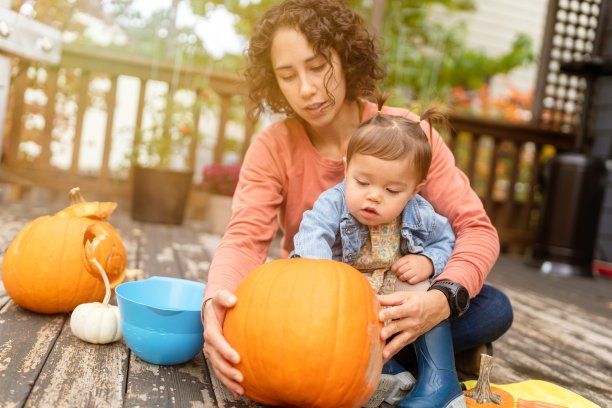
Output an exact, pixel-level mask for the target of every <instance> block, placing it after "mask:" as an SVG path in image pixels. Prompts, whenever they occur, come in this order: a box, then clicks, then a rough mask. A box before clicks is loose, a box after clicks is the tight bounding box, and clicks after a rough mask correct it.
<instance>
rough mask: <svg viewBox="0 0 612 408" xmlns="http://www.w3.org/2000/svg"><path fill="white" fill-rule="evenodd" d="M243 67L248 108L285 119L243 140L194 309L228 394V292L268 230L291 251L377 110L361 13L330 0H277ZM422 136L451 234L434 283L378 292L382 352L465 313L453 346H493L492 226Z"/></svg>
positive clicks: (503, 324) (237, 388) (496, 323)
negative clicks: (225, 220) (228, 203)
mask: <svg viewBox="0 0 612 408" xmlns="http://www.w3.org/2000/svg"><path fill="white" fill-rule="evenodd" d="M246 74H247V75H246V76H247V83H248V84H249V87H250V90H249V94H250V98H251V100H252V101H253V102H254V103H255V107H254V110H253V114H255V115H257V114H259V113H260V112H261V111H263V109H264V107H267V108H269V109H270V110H271V111H273V112H276V113H285V114H287V119H285V120H281V121H278V122H276V123H273V124H272V125H270V126H269V127H268V128H266V129H265V130H263V131H262V132H261V134H259V135H258V136H257V137H256V138H255V139H254V141H253V143H252V144H251V146H250V147H249V150H248V152H247V154H246V156H245V159H244V162H243V165H242V169H241V174H240V181H239V183H238V188H237V190H236V194H235V195H234V200H233V216H232V220H231V222H230V224H229V226H228V229H227V232H226V234H225V236H224V238H223V241H222V242H221V244H220V245H219V247H218V249H217V251H216V253H215V257H214V259H213V261H212V264H211V267H210V272H209V280H208V284H207V287H206V293H205V297H204V303H203V307H202V319H203V322H204V337H205V345H204V352H205V353H206V355H207V357H208V359H209V361H210V362H211V364H212V366H213V369H214V370H215V373H216V375H217V376H218V377H219V379H220V380H221V381H222V382H223V383H224V384H225V385H226V386H227V387H228V388H229V389H230V390H231V391H232V392H234V393H235V394H237V395H241V394H243V392H244V390H243V388H242V386H241V385H240V382H241V381H242V378H243V377H242V374H241V373H240V372H239V371H238V370H236V369H235V368H234V365H233V364H236V363H237V362H238V361H239V359H240V356H239V355H238V354H237V353H236V351H235V350H233V349H232V348H231V347H230V345H229V344H228V343H227V342H226V341H225V339H224V338H223V334H222V324H223V320H224V318H225V313H226V311H227V309H228V308H231V307H232V306H233V305H235V303H236V298H235V296H234V295H233V294H232V292H233V291H234V290H235V288H236V287H237V286H238V284H239V283H240V281H241V280H242V279H243V278H244V277H245V276H246V275H247V274H248V272H249V271H251V270H252V269H253V268H255V267H256V266H258V265H260V264H261V263H262V262H264V261H265V259H266V256H267V253H268V249H269V246H270V243H271V241H272V239H273V238H274V236H275V233H276V230H277V227H278V226H280V228H281V231H282V232H283V240H282V251H281V253H282V255H283V256H287V255H288V254H289V253H290V252H291V250H292V249H293V236H294V235H295V233H296V232H297V230H298V228H299V224H300V221H301V218H302V214H303V213H304V211H306V210H308V209H310V208H311V207H312V204H313V203H314V201H315V200H316V199H317V198H318V196H319V194H320V193H321V192H323V191H324V190H326V189H328V188H330V187H332V186H334V185H336V184H337V183H339V182H340V181H341V180H342V179H343V177H344V166H343V162H342V158H343V157H344V155H345V154H346V147H347V144H348V140H349V138H350V136H351V134H352V133H353V132H354V131H355V129H356V128H357V127H358V125H359V123H361V122H362V121H364V120H365V119H367V118H369V117H371V116H372V115H373V114H374V113H376V110H377V108H376V105H374V104H373V103H371V102H366V101H364V100H363V99H361V98H362V97H365V96H367V95H370V94H372V93H373V92H374V90H375V88H376V82H377V81H378V80H379V79H381V78H382V77H383V71H382V69H381V68H380V66H379V65H378V54H377V51H376V47H375V44H374V41H373V38H372V36H371V35H370V34H369V32H368V31H367V29H366V26H365V24H364V22H363V20H362V19H361V18H360V17H359V16H358V15H357V14H356V13H355V12H354V11H353V10H351V9H350V8H349V7H348V6H347V5H346V4H345V3H344V2H341V1H337V0H286V1H284V2H282V3H281V4H278V5H275V6H273V7H272V8H270V9H269V10H268V11H267V12H266V13H265V14H264V16H263V17H262V19H261V20H260V23H259V24H258V26H257V27H256V28H255V30H254V34H253V36H252V38H251V40H250V44H249V49H248V68H247V72H246ZM383 112H384V113H389V114H393V115H403V116H406V117H408V118H409V119H411V120H413V121H414V120H418V116H417V115H415V114H413V113H411V112H409V111H407V110H404V109H398V108H391V107H385V108H384V110H383ZM423 126H424V129H428V128H427V125H423ZM427 134H429V131H428V130H427ZM430 143H431V145H432V164H431V167H430V171H429V173H428V175H427V185H426V187H425V188H424V190H423V191H422V195H423V197H424V198H425V199H427V200H428V201H429V202H430V203H431V204H432V205H433V207H434V208H435V210H436V211H437V212H438V213H440V214H442V215H444V216H445V217H447V218H448V219H449V221H450V222H451V225H452V227H453V230H454V232H455V235H456V237H457V242H456V246H455V249H454V251H453V254H452V256H451V258H450V260H449V262H448V263H447V265H446V268H445V270H444V272H443V273H442V274H441V275H440V276H439V277H438V278H437V281H438V282H442V283H441V284H440V285H439V287H438V288H437V289H438V290H430V291H427V292H418V293H401V292H398V293H394V294H390V295H380V296H379V299H380V301H381V303H382V305H383V306H389V307H387V308H385V309H384V310H383V311H382V312H381V314H380V319H381V321H387V320H392V322H391V323H390V324H388V325H387V326H385V327H384V328H383V330H382V336H383V338H384V339H385V340H388V342H387V345H386V347H385V349H384V352H383V356H384V358H385V359H386V360H389V359H390V358H391V357H393V356H394V355H396V353H398V352H399V351H400V350H402V349H404V347H405V346H406V345H408V344H410V343H412V342H413V341H414V340H415V339H416V338H418V337H419V336H420V335H421V334H423V333H426V332H428V331H429V330H430V329H432V328H433V327H434V326H436V325H438V323H440V322H442V321H443V320H446V319H447V318H449V316H450V317H453V316H459V315H460V314H462V313H463V312H465V313H464V314H463V315H462V316H461V317H457V318H455V319H454V320H453V321H452V334H453V344H454V347H455V351H456V352H457V351H463V350H468V349H471V348H474V347H477V346H480V345H483V344H487V343H490V342H492V341H493V340H495V339H497V338H499V336H501V335H502V334H503V333H504V332H505V331H506V330H507V329H508V328H509V327H510V324H511V322H512V309H511V306H510V303H509V301H508V299H507V298H506V297H505V295H503V294H502V293H501V292H500V291H498V290H496V289H494V288H492V287H490V286H487V285H484V286H483V284H484V280H485V278H486V275H487V274H488V272H489V270H490V269H491V267H492V266H493V264H494V262H495V260H496V258H497V255H498V253H499V241H498V237H497V232H496V231H495V228H494V227H493V226H492V225H491V222H490V220H489V218H488V217H487V215H486V213H485V211H484V209H483V207H482V203H481V202H480V199H479V198H478V197H477V195H476V194H475V193H474V191H473V190H472V189H471V188H470V185H469V180H468V179H467V177H466V176H465V175H464V174H463V173H462V172H461V171H460V170H459V169H458V168H457V167H456V166H455V163H454V158H453V155H452V153H451V151H450V150H449V149H448V147H447V146H446V145H445V144H444V142H443V140H442V139H441V138H440V136H439V135H438V134H437V132H435V131H434V132H433V133H432V137H431V141H430ZM420 261H421V262H422V266H423V267H426V265H427V263H428V262H430V261H429V260H428V259H427V258H426V257H420ZM399 262H401V260H400V261H398V263H399ZM394 267H397V268H400V267H401V265H397V266H394ZM417 267H418V265H417ZM466 291H467V293H469V297H470V298H471V305H470V307H469V309H468V310H467V311H466V310H465V309H466V307H467V306H466V304H465V303H466V302H465V300H464V299H463V298H462V296H461V295H462V294H465V293H466ZM451 306H452V308H451ZM391 338H392V339H391ZM406 349H411V348H406Z"/></svg>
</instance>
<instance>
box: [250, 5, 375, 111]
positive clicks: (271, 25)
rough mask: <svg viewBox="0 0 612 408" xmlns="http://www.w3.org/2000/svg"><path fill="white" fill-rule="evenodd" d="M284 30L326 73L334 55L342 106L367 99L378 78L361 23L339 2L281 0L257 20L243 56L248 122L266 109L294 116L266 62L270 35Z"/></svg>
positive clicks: (370, 40)
mask: <svg viewBox="0 0 612 408" xmlns="http://www.w3.org/2000/svg"><path fill="white" fill-rule="evenodd" d="M286 27H289V28H294V29H296V30H298V31H299V32H300V33H302V34H304V36H305V37H306V39H307V40H308V42H309V43H310V44H312V46H313V47H314V51H315V52H316V53H319V54H320V55H322V56H323V57H324V58H325V59H326V60H327V61H328V63H330V67H331V66H332V65H331V56H332V50H335V51H336V52H337V53H338V56H339V58H340V63H341V64H342V68H343V70H344V74H345V78H346V92H347V94H346V98H347V99H348V100H351V101H352V100H356V99H357V98H358V97H360V96H366V95H370V94H372V93H373V92H374V90H375V88H376V82H377V81H378V80H379V79H381V78H383V76H384V71H383V69H382V68H381V67H380V65H379V63H378V56H379V52H378V49H377V47H376V43H375V41H374V37H373V36H372V34H370V32H369V31H368V29H367V27H366V24H365V23H364V21H363V19H362V18H361V17H360V16H359V15H358V14H357V13H356V12H355V11H354V10H353V9H351V7H350V6H348V5H347V4H346V3H345V2H344V1H343V0H285V1H283V2H282V3H280V4H278V5H276V6H273V7H271V8H270V9H268V10H267V11H266V13H265V14H264V15H263V17H262V18H261V19H260V20H259V23H258V24H257V26H256V27H255V29H254V32H253V35H252V36H251V39H250V42H249V47H248V49H247V52H246V53H247V68H246V71H245V76H246V79H247V83H248V85H249V98H250V100H251V102H253V105H252V107H251V109H250V110H249V115H250V116H251V117H252V118H257V117H258V116H259V115H260V114H261V113H262V112H263V111H264V109H265V108H266V107H268V108H269V109H270V110H272V112H275V113H286V114H288V115H291V114H293V113H294V112H293V110H292V109H291V107H290V106H289V104H288V103H287V101H286V100H285V97H284V96H283V94H282V92H281V90H280V88H279V87H278V84H277V82H276V77H275V75H274V70H273V67H272V62H271V58H270V49H271V46H272V40H273V38H274V34H275V33H276V31H277V30H278V29H279V28H286ZM330 77H331V75H328V76H327V78H328V79H329V78H330ZM326 86H327V84H326ZM328 95H329V92H328Z"/></svg>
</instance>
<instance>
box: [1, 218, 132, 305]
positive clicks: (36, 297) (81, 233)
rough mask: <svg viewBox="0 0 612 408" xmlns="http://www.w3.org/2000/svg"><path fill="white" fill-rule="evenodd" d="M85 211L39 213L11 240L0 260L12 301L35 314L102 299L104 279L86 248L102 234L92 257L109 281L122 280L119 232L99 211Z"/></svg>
mask: <svg viewBox="0 0 612 408" xmlns="http://www.w3.org/2000/svg"><path fill="white" fill-rule="evenodd" d="M111 212H112V210H111ZM85 215H86V213H85V212H82V213H81V214H79V215H78V216H77V214H71V213H66V212H64V213H62V212H60V213H58V214H57V215H54V216H43V217H39V218H37V219H35V220H34V221H32V222H31V223H30V224H28V225H27V226H26V227H25V228H24V229H23V230H22V231H21V232H20V233H19V234H18V235H17V237H16V238H15V239H14V240H13V242H12V243H11V245H10V246H9V248H8V250H7V251H6V254H5V255H4V259H3V262H2V281H3V284H4V287H5V289H6V292H7V293H8V294H9V296H10V297H11V298H12V299H13V301H14V302H15V303H17V304H18V305H20V306H21V307H23V308H25V309H28V310H31V311H34V312H38V313H62V312H69V311H72V310H73V309H74V308H75V307H76V306H78V305H79V304H81V303H88V302H94V301H101V300H102V299H103V298H104V294H105V292H106V289H105V286H104V282H103V281H102V279H101V278H100V275H99V272H97V271H96V269H95V267H94V266H93V265H92V264H91V263H90V262H89V261H88V259H87V258H86V256H85V250H84V245H85V242H87V241H91V240H93V239H94V237H95V235H96V234H102V235H105V238H104V239H103V240H102V241H100V242H99V244H98V245H97V247H96V248H95V250H94V257H95V258H96V259H98V260H99V262H100V263H101V264H102V266H103V267H104V268H105V270H106V271H107V274H108V279H109V281H110V286H111V287H112V288H114V287H115V286H117V285H118V284H120V283H121V282H122V281H123V278H124V275H125V266H126V254H125V248H124V246H123V243H122V241H121V238H120V237H119V234H118V233H117V231H116V230H115V229H114V228H113V227H112V225H111V224H109V223H108V222H107V221H105V220H103V219H100V218H98V217H97V214H91V215H92V218H89V217H86V216H85Z"/></svg>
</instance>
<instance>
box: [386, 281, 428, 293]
mask: <svg viewBox="0 0 612 408" xmlns="http://www.w3.org/2000/svg"><path fill="white" fill-rule="evenodd" d="M429 286H431V283H429V281H428V280H424V281H421V282H419V283H416V284H414V285H411V284H410V283H408V282H404V281H403V280H399V279H396V280H395V291H396V292H427V289H429Z"/></svg>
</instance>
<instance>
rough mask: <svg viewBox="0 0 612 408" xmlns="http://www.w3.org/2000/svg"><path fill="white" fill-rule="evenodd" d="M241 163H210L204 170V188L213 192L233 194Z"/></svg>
mask: <svg viewBox="0 0 612 408" xmlns="http://www.w3.org/2000/svg"><path fill="white" fill-rule="evenodd" d="M239 174H240V164H231V165H227V164H214V163H213V164H209V165H208V166H204V169H203V170H202V188H203V189H204V190H206V191H207V192H209V193H211V194H219V195H224V196H230V197H231V196H233V195H234V191H236V185H237V184H238V176H239Z"/></svg>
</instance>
